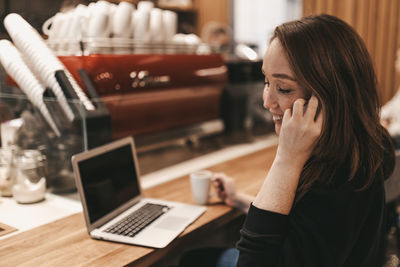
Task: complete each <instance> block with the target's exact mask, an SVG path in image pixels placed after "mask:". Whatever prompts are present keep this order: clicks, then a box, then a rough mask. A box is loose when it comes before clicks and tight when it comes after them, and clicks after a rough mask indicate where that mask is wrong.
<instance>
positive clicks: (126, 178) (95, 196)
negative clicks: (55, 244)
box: [72, 137, 206, 248]
mask: <svg viewBox="0 0 400 267" xmlns="http://www.w3.org/2000/svg"><path fill="white" fill-rule="evenodd" d="M72 166H73V170H74V175H75V181H76V186H77V188H78V192H79V195H80V198H81V202H82V206H83V213H84V217H85V221H86V226H87V230H88V232H89V234H90V236H91V237H92V238H95V239H102V240H109V241H115V242H121V243H127V244H134V245H141V246H146V247H154V248H162V247H165V246H167V245H168V244H169V243H170V242H171V241H172V240H173V239H175V238H176V237H177V236H178V235H179V234H180V233H181V232H182V231H183V230H184V229H185V228H186V227H187V226H188V225H189V224H191V223H192V222H193V221H194V220H196V219H197V218H198V217H199V216H200V215H201V214H202V213H203V212H204V211H205V210H206V208H205V207H204V206H197V205H188V204H184V203H179V202H171V201H163V200H159V199H151V198H143V197H142V194H141V187H140V173H139V168H138V161H137V157H136V150H135V144H134V140H133V138H132V137H126V138H123V139H120V140H117V141H114V142H112V143H109V144H106V145H103V146H100V147H97V148H94V149H92V150H89V151H86V152H82V153H79V154H76V155H74V156H73V157H72ZM146 203H155V204H161V205H166V206H168V207H169V209H168V211H167V212H166V213H165V214H163V215H161V216H160V217H159V218H157V219H156V220H155V221H153V222H152V223H151V224H149V225H148V226H146V227H145V228H144V229H143V230H141V231H140V232H139V233H138V234H136V235H134V236H133V237H129V236H123V235H120V234H112V233H107V232H105V230H106V229H109V227H110V226H112V225H114V224H115V223H117V222H118V221H120V220H122V219H123V218H125V217H126V216H127V215H129V214H131V213H132V212H133V211H135V210H137V209H139V208H140V207H142V206H143V205H144V204H146Z"/></svg>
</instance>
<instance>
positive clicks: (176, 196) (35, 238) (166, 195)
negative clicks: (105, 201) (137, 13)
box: [0, 146, 276, 267]
mask: <svg viewBox="0 0 400 267" xmlns="http://www.w3.org/2000/svg"><path fill="white" fill-rule="evenodd" d="M275 153H276V146H274V147H271V148H266V149H262V150H260V151H257V152H255V153H252V154H249V155H246V156H243V157H239V158H236V159H233V160H230V161H227V162H224V163H221V164H218V165H215V166H214V167H211V168H208V169H209V170H211V171H213V172H225V173H226V174H227V175H229V176H231V177H233V178H234V179H235V180H236V185H237V188H239V189H240V190H242V191H243V192H246V193H249V194H253V195H255V194H256V193H257V191H258V189H259V188H260V186H261V184H262V183H263V181H264V178H265V176H266V174H267V172H268V169H269V168H270V166H271V164H272V161H273V158H274V157H275ZM189 183H190V182H189V179H188V176H184V177H181V178H178V179H175V180H173V181H170V182H168V183H165V184H161V185H159V186H156V187H153V188H150V189H148V190H145V191H144V196H145V197H152V198H161V199H165V200H172V201H180V202H184V203H193V200H192V195H191V192H190V184H189ZM241 214H242V213H241V212H240V211H238V210H236V209H231V208H229V207H227V206H226V205H224V204H222V203H220V202H219V201H218V199H217V198H214V199H211V201H210V204H208V205H207V211H206V212H205V213H204V214H203V215H201V216H200V217H199V218H198V219H197V220H196V221H195V222H194V223H193V224H192V225H190V226H189V227H188V228H187V229H185V231H184V232H183V233H182V234H181V235H180V236H179V237H178V238H177V239H175V240H174V241H173V242H172V243H170V244H169V245H168V246H167V247H166V248H162V249H152V248H145V247H139V246H133V245H126V244H120V243H112V242H107V241H100V240H94V239H92V238H90V237H89V235H88V233H87V231H86V226H85V221H84V217H83V214H82V213H78V214H74V215H71V216H69V217H66V218H63V219H60V220H57V221H54V222H52V223H49V224H46V225H42V226H40V227H37V228H34V229H31V230H29V231H26V232H22V233H20V234H17V235H15V236H11V237H9V238H6V239H4V240H1V241H0V259H1V263H0V265H2V266H17V265H18V266H58V267H59V266H82V265H85V266H87V265H91V266H122V265H129V264H134V265H135V266H149V265H150V264H152V263H154V262H156V261H158V260H159V259H161V258H163V257H164V256H166V255H167V254H168V253H169V252H171V251H172V250H175V249H179V248H183V247H184V246H185V244H186V245H187V244H190V243H191V242H194V241H195V240H198V239H200V238H202V237H204V234H206V233H207V232H208V231H210V230H215V229H217V228H219V227H222V226H224V225H225V224H227V223H229V222H230V221H232V220H234V219H236V218H237V217H238V216H240V215H241Z"/></svg>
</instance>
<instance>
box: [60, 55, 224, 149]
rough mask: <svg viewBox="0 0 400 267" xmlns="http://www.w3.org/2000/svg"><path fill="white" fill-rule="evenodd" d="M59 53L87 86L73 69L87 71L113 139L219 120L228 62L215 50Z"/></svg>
mask: <svg viewBox="0 0 400 267" xmlns="http://www.w3.org/2000/svg"><path fill="white" fill-rule="evenodd" d="M60 59H61V61H62V62H63V63H64V65H65V66H66V67H67V68H68V70H69V71H70V72H71V74H72V75H73V76H74V78H75V79H76V80H77V81H78V83H79V84H80V86H81V87H82V88H83V89H84V90H86V91H87V84H86V83H85V82H83V80H82V75H79V74H78V71H79V70H81V71H82V70H84V72H85V73H86V74H87V77H88V78H89V80H90V81H91V83H92V85H93V86H94V88H95V90H96V92H97V94H98V97H99V99H98V100H97V101H102V102H103V103H104V104H105V106H106V107H107V109H108V112H109V114H110V117H111V136H112V139H117V138H121V137H124V136H128V135H134V136H135V137H138V138H137V140H138V139H139V141H140V140H146V138H145V137H146V136H157V135H159V134H160V133H165V132H168V131H170V132H171V131H172V132H173V131H174V130H175V131H176V129H184V128H188V127H189V128H190V127H192V126H193V125H198V124H200V123H204V122H208V121H213V120H220V101H221V95H222V92H223V89H224V87H225V85H226V83H227V67H226V65H225V63H224V60H223V58H222V56H221V55H219V54H207V55H197V54H121V55H119V54H90V55H82V56H60ZM93 100H94V102H96V100H95V99H93ZM141 137H142V139H141ZM144 143H146V141H144ZM139 146H140V144H139Z"/></svg>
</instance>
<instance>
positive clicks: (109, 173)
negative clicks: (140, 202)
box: [78, 144, 140, 223]
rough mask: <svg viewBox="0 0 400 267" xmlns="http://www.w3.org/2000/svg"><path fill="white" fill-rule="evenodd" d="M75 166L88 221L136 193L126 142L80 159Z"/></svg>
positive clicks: (135, 181) (134, 177)
mask: <svg viewBox="0 0 400 267" xmlns="http://www.w3.org/2000/svg"><path fill="white" fill-rule="evenodd" d="M78 168H79V172H80V176H81V181H82V187H83V192H84V195H85V199H86V204H87V210H88V213H89V221H90V223H93V222H95V221H96V220H98V219H100V218H101V217H103V216H105V215H107V214H108V213H109V212H111V211H113V210H115V209H117V208H118V207H120V206H121V205H123V204H125V203H127V202H128V201H129V200H131V199H132V198H134V197H136V196H138V195H139V194H140V188H139V182H138V177H137V175H136V169H135V161H134V159H133V154H132V147H131V145H130V144H126V145H124V146H121V147H117V148H114V149H112V150H111V151H108V152H104V153H101V154H99V155H96V156H93V157H91V158H88V159H86V160H83V161H80V162H79V163H78Z"/></svg>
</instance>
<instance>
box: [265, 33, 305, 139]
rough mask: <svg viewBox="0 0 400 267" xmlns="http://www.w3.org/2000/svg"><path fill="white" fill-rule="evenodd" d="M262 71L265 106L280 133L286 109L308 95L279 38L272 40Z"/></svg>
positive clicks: (276, 130)
mask: <svg viewBox="0 0 400 267" xmlns="http://www.w3.org/2000/svg"><path fill="white" fill-rule="evenodd" d="M262 72H263V74H264V76H265V87H264V92H263V100H264V107H265V108H266V109H268V110H269V111H270V112H271V114H272V118H273V121H274V123H275V132H276V134H277V135H279V133H280V129H281V125H282V117H283V113H284V112H285V110H286V109H292V107H293V103H294V101H295V100H296V99H298V98H304V99H308V97H307V95H306V92H305V90H304V89H302V88H301V87H300V86H299V84H298V83H297V81H296V79H295V76H294V74H293V72H292V70H291V69H290V67H289V62H288V61H287V59H286V55H285V53H284V51H283V48H282V46H281V44H280V42H279V40H278V39H277V38H275V39H274V40H273V41H272V42H271V44H270V46H269V47H268V49H267V52H266V53H265V55H264V60H263V66H262Z"/></svg>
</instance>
